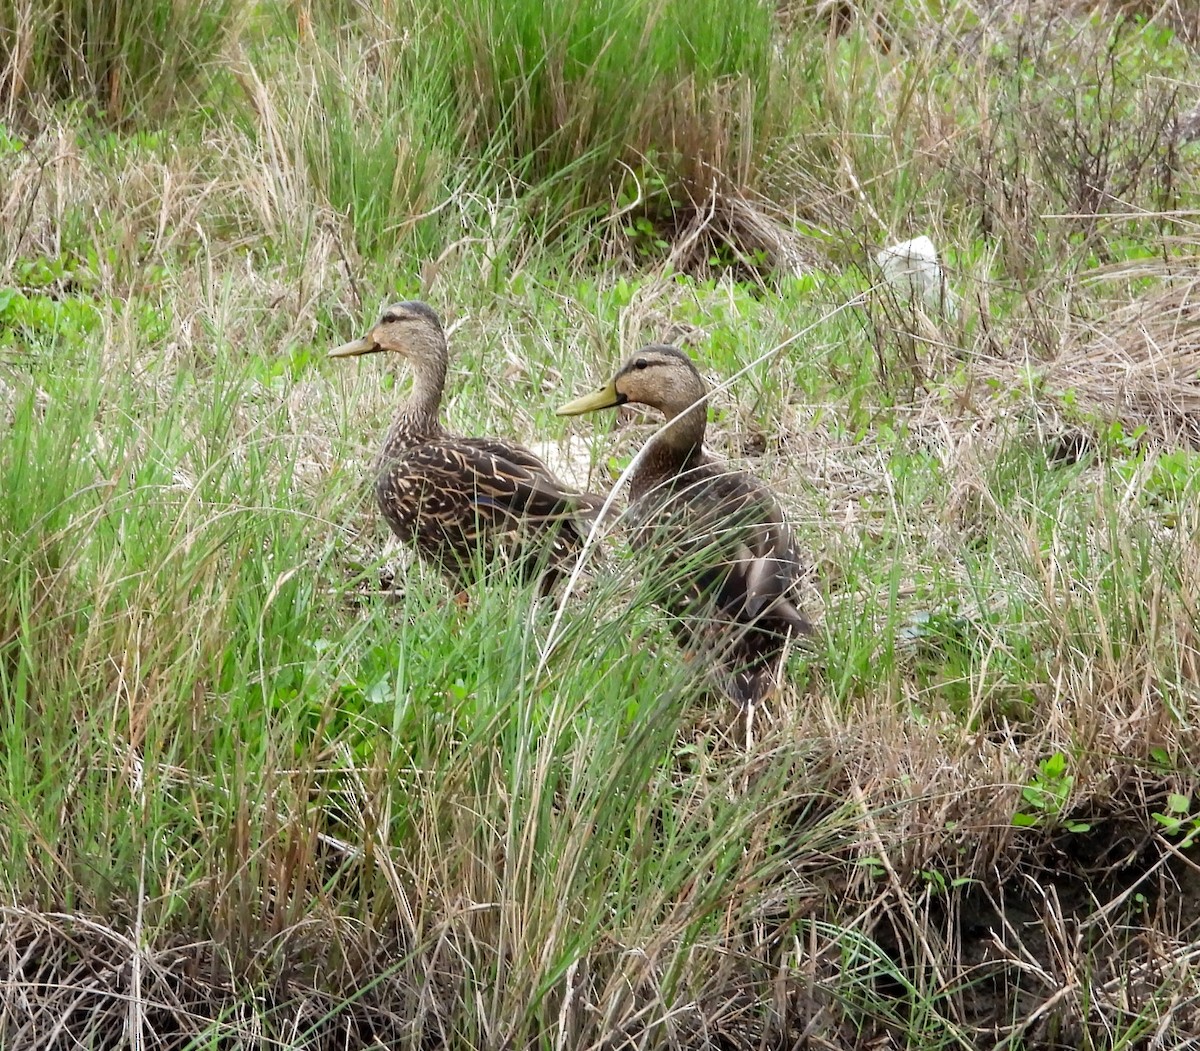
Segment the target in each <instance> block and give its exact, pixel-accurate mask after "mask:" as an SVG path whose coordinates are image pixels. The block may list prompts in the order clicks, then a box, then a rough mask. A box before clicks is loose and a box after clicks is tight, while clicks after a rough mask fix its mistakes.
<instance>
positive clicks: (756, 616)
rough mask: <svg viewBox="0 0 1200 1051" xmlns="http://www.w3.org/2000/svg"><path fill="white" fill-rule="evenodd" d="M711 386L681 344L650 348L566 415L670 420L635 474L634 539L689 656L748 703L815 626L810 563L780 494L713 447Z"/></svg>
mask: <svg viewBox="0 0 1200 1051" xmlns="http://www.w3.org/2000/svg"><path fill="white" fill-rule="evenodd" d="M707 393H708V391H707V387H706V386H705V383H704V380H703V379H702V378H701V376H700V373H699V372H697V371H696V367H695V365H693V364H692V361H691V359H690V358H689V357H688V356H687V355H686V354H684V353H683V351H681V350H679V349H678V348H677V347H671V346H665V345H661V344H656V345H651V346H647V347H643V348H642V349H641V350H639V351H638V352H637V353H636V354H634V355H633V356H632V357H631V358H630V359H629V360H628V361H626V362H625V364H624V365H622V366H621V368H620V370H619V371H618V372H617V374H616V375H615V376H614V377H613V378H612V380H611V381H610V382H609V383H608V384H607V385H606V386H604V387H602V388H601V389H600V390H598V391H596V392H595V393H593V394H587V395H584V396H583V397H582V398H577V399H575V400H574V401H572V402H568V403H567V404H566V405H563V406H562V407H561V408H560V409H559V410H558V414H559V415H560V416H577V415H580V414H582V413H585V412H594V411H595V410H597V409H607V408H612V407H614V406H617V405H624V404H625V403H626V402H637V403H640V404H642V405H649V406H651V407H652V408H655V409H659V410H660V411H661V412H662V413H663V414H664V415H665V416H666V418H667V422H666V424H665V425H664V426H663V427H662V428H661V429H660V430H659V431H658V432H657V433H656V434H655V435H654V436H653V437H652V438H650V441H649V448H647V449H646V450H645V451H644V453H643V455H642V459H641V460H640V462H639V463H638V465H637V466H636V467H635V469H634V471H633V472H632V474H631V475H630V478H629V499H630V513H631V516H632V519H633V534H632V544H633V547H634V548H635V549H638V550H642V551H644V552H646V553H648V554H650V555H652V556H654V557H655V562H654V563H653V564H652V565H651V567H650V569H649V573H650V574H651V575H652V576H653V577H654V579H655V581H656V583H657V585H658V587H657V588H656V590H657V591H658V593H659V594H658V599H659V601H661V602H662V604H663V605H664V606H665V607H666V609H667V610H668V612H669V613H671V614H672V615H673V617H674V618H675V632H676V636H677V637H678V639H679V641H680V643H681V645H682V646H683V648H684V651H685V652H686V653H688V654H690V655H692V656H694V657H697V658H699V659H701V660H705V661H707V662H708V665H709V668H708V670H709V673H710V676H711V677H712V679H713V680H714V681H715V682H716V684H717V685H719V686H720V687H721V688H722V689H723V690H724V691H725V692H726V693H728V694H729V696H730V697H732V698H733V699H734V700H735V701H737V702H738V703H739V704H741V705H742V706H743V707H749V706H751V705H753V704H755V703H757V702H759V701H761V700H763V699H764V698H765V697H767V696H768V695H769V694H770V693H771V691H772V690H773V688H774V686H775V683H776V681H777V675H778V671H779V668H778V665H779V664H780V662H781V660H782V655H783V652H784V648H785V646H786V644H787V640H788V639H790V638H791V637H793V636H796V635H807V634H809V633H810V632H811V630H812V628H811V626H810V625H809V622H808V620H807V619H806V618H805V617H804V615H803V614H802V613H801V612H800V610H799V609H798V608H797V606H796V590H797V584H798V582H799V579H800V572H801V571H800V560H799V557H798V555H797V552H796V548H795V545H794V543H793V540H792V534H791V531H790V529H789V528H788V525H787V522H786V521H785V520H784V516H783V512H782V510H781V509H780V507H779V503H778V501H777V500H776V499H775V496H774V494H773V493H772V492H771V490H770V489H768V488H767V487H766V486H765V485H764V484H763V483H762V482H760V481H759V480H758V479H756V478H754V477H752V476H751V475H748V474H744V473H742V472H740V471H731V470H730V469H729V468H728V467H726V466H724V465H722V464H721V463H719V462H717V461H715V460H713V458H712V457H711V456H709V455H708V453H707V452H705V450H704V432H705V429H706V427H707V422H708V406H707V401H706V396H707Z"/></svg>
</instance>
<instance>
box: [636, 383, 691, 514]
mask: <svg viewBox="0 0 1200 1051" xmlns="http://www.w3.org/2000/svg"><path fill="white" fill-rule="evenodd" d="M667 423H668V424H669V425H670V426H668V427H666V429H665V430H662V431H659V432H658V433H657V434H655V435H654V437H653V438H651V439H650V441H649V443H648V447H647V449H646V455H645V458H644V459H643V460H642V464H641V466H640V467H639V468H638V471H637V477H636V478H635V479H632V480H631V483H632V484H631V489H632V492H631V493H630V495H631V496H632V497H633V498H634V499H636V498H637V496H638V495H639V494H640V493H641V492H644V491H645V490H646V489H649V488H652V487H653V486H655V485H657V484H658V483H660V482H661V481H662V480H663V479H665V478H669V477H671V476H673V475H677V474H680V473H681V472H683V471H686V470H688V469H689V468H692V467H694V466H696V464H697V463H699V462H701V461H702V460H703V458H704V430H705V428H706V427H707V426H708V403H707V402H701V403H700V404H699V405H692V406H691V407H690V408H686V409H684V410H683V411H682V412H675V413H668V415H667Z"/></svg>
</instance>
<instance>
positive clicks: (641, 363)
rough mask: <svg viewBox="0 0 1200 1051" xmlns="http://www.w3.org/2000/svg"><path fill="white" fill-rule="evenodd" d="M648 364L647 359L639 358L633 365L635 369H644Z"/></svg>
mask: <svg viewBox="0 0 1200 1051" xmlns="http://www.w3.org/2000/svg"><path fill="white" fill-rule="evenodd" d="M647 364H648V363H647V361H646V359H645V358H638V359H637V361H635V362H634V363H633V367H634V368H635V369H644V368H645V367H646V365H647Z"/></svg>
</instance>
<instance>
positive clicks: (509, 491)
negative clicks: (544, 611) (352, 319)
mask: <svg viewBox="0 0 1200 1051" xmlns="http://www.w3.org/2000/svg"><path fill="white" fill-rule="evenodd" d="M380 351H393V352H395V353H397V354H400V355H402V356H403V357H404V358H405V360H406V361H407V362H408V365H409V367H410V369H411V370H412V375H413V385H412V392H411V393H410V394H409V396H408V399H407V400H406V401H405V402H404V404H403V405H401V407H400V409H399V411H398V412H397V414H396V418H395V420H394V421H393V423H392V426H391V429H390V430H389V431H388V433H387V437H386V438H385V439H384V443H383V449H382V450H381V451H380V454H379V459H378V471H379V473H378V476H377V479H376V483H375V494H376V497H377V499H378V501H379V508H380V510H381V511H382V512H383V517H384V518H385V519H386V520H387V523H388V525H389V526H390V527H391V529H392V531H393V532H394V533H395V534H396V536H398V537H399V538H400V539H401V540H402V541H404V542H405V543H411V544H413V545H415V547H416V549H417V551H418V553H419V554H420V555H421V556H422V557H423V558H424V559H426V560H427V561H428V562H430V563H432V564H433V565H434V566H436V567H437V568H438V569H439V570H440V571H441V572H442V573H443V574H444V575H445V576H446V577H447V578H448V579H449V581H450V582H451V584H452V586H454V587H455V588H456V589H457V590H458V591H459V592H460V597H462V595H463V593H465V592H466V590H467V588H468V587H469V585H470V584H471V583H473V582H474V581H475V580H476V579H477V578H478V576H479V573H480V570H481V569H484V568H486V567H488V566H490V565H491V564H493V563H494V562H496V561H503V562H506V563H509V564H512V565H514V566H515V567H516V568H517V570H518V572H519V574H520V576H521V578H522V579H523V580H524V581H526V582H529V581H533V580H538V581H540V585H541V590H542V592H543V593H545V592H546V591H548V590H549V589H550V588H552V587H553V585H554V583H555V581H556V580H557V579H558V578H559V577H560V576H562V575H563V574H564V573H565V572H569V570H570V567H571V564H572V563H573V561H574V559H575V557H576V555H577V554H578V552H579V550H580V549H581V547H582V544H583V539H584V537H585V536H586V534H587V529H588V521H589V519H591V518H593V517H594V516H595V513H596V510H597V509H598V508H599V501H598V499H597V498H596V497H595V496H593V495H591V494H589V493H580V492H576V491H574V490H572V489H570V488H569V487H568V486H566V485H564V484H563V483H562V482H560V481H559V480H558V479H557V478H555V476H554V475H553V474H551V472H550V469H549V468H548V467H547V466H546V465H545V464H544V463H543V462H542V461H541V460H540V459H538V457H536V456H535V455H534V454H533V453H531V452H530V451H529V450H528V449H525V448H523V447H522V446H520V445H517V444H516V443H515V442H510V441H506V440H504V439H501V438H466V437H461V436H459V435H454V434H450V433H449V432H448V431H447V430H446V429H445V428H444V427H443V426H442V424H441V422H440V421H439V419H438V410H439V407H440V405H441V401H442V390H443V388H444V386H445V383H446V370H447V348H446V334H445V331H444V330H443V328H442V323H441V320H440V319H439V318H438V316H437V314H436V313H435V312H434V310H433V308H432V307H429V306H427V305H426V304H424V303H419V302H415V301H410V302H405V303H395V304H393V305H392V306H389V307H387V308H386V309H385V310H384V311H383V314H382V315H381V317H380V318H379V320H378V321H377V322H376V323H375V325H374V327H373V328H372V329H371V331H370V332H368V333H367V335H366V336H364V337H363V338H362V339H356V340H354V341H353V342H351V343H346V344H344V345H343V346H340V347H338V348H336V349H335V350H333V351H330V354H329V356H330V357H331V358H348V357H354V356H356V355H360V354H374V353H376V352H380Z"/></svg>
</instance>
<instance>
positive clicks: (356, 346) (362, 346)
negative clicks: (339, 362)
mask: <svg viewBox="0 0 1200 1051" xmlns="http://www.w3.org/2000/svg"><path fill="white" fill-rule="evenodd" d="M380 350H383V347H381V346H380V345H379V344H378V343H376V342H375V341H374V340H373V339H356V340H352V341H351V342H349V343H343V344H342V345H341V346H340V347H335V348H334V349H333V350H331V351H330V352H329V356H330V357H331V358H356V357H358V355H359V354H374V353H376V352H377V351H380Z"/></svg>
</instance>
